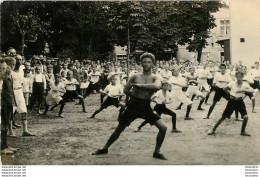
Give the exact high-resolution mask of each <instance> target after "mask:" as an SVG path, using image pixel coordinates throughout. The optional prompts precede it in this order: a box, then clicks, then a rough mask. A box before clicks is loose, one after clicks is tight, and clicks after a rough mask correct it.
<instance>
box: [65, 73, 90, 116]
mask: <svg viewBox="0 0 260 177" xmlns="http://www.w3.org/2000/svg"><path fill="white" fill-rule="evenodd" d="M63 84H64V85H65V87H66V93H65V94H64V96H63V98H64V100H65V101H74V99H79V104H81V105H82V112H85V113H86V109H85V103H84V99H83V96H81V95H79V94H78V93H77V86H78V85H79V82H78V81H77V80H76V79H75V78H73V72H72V71H69V72H68V73H67V80H66V81H64V82H63Z"/></svg>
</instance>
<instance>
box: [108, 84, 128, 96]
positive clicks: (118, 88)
mask: <svg viewBox="0 0 260 177" xmlns="http://www.w3.org/2000/svg"><path fill="white" fill-rule="evenodd" d="M104 92H105V93H107V94H108V96H110V97H113V96H114V95H119V94H123V93H124V91H123V86H122V85H120V84H116V85H112V84H109V85H107V86H106V88H105V89H104Z"/></svg>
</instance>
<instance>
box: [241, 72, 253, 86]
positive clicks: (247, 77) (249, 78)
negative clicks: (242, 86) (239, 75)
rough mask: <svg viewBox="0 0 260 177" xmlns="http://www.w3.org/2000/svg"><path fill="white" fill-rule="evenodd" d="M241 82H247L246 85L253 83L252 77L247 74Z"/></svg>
mask: <svg viewBox="0 0 260 177" xmlns="http://www.w3.org/2000/svg"><path fill="white" fill-rule="evenodd" d="M243 81H245V82H247V83H248V84H253V83H254V79H253V77H252V75H250V74H248V73H247V74H246V75H244V78H243Z"/></svg>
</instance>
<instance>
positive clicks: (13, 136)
mask: <svg viewBox="0 0 260 177" xmlns="http://www.w3.org/2000/svg"><path fill="white" fill-rule="evenodd" d="M7 136H8V137H12V138H16V137H17V136H16V135H7Z"/></svg>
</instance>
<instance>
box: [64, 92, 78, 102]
mask: <svg viewBox="0 0 260 177" xmlns="http://www.w3.org/2000/svg"><path fill="white" fill-rule="evenodd" d="M78 96H79V95H78V92H77V91H76V90H72V91H71V90H67V91H66V93H65V94H64V96H63V99H64V100H65V101H68V100H72V99H77V98H78Z"/></svg>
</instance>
